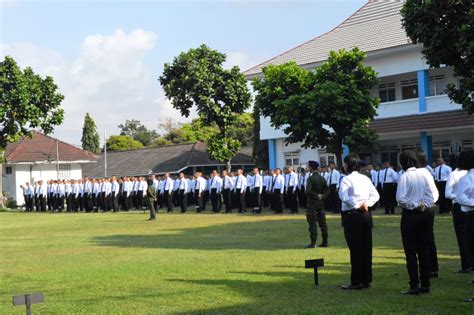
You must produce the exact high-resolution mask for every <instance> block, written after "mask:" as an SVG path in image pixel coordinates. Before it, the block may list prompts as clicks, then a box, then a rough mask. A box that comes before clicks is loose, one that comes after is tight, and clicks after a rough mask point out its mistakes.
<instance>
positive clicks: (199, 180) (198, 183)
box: [194, 176, 207, 193]
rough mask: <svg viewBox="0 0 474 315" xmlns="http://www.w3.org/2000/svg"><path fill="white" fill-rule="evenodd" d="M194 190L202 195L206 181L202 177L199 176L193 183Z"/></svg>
mask: <svg viewBox="0 0 474 315" xmlns="http://www.w3.org/2000/svg"><path fill="white" fill-rule="evenodd" d="M194 184H195V188H194V189H195V190H198V192H199V193H202V192H203V191H204V190H205V189H206V185H207V181H206V179H205V178H204V177H202V176H199V177H198V178H196V181H195V183H194Z"/></svg>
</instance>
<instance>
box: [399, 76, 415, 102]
mask: <svg viewBox="0 0 474 315" xmlns="http://www.w3.org/2000/svg"><path fill="white" fill-rule="evenodd" d="M400 83H401V86H402V99H404V100H406V99H410V98H418V80H417V79H412V80H403V81H401V82H400Z"/></svg>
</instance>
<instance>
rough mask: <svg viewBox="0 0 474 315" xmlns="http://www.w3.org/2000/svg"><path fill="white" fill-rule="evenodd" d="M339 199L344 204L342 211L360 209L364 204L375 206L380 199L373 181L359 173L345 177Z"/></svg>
mask: <svg viewBox="0 0 474 315" xmlns="http://www.w3.org/2000/svg"><path fill="white" fill-rule="evenodd" d="M339 198H341V202H342V209H341V210H342V211H349V210H353V209H359V208H360V207H361V206H362V204H364V203H366V204H367V206H369V207H371V206H373V205H374V204H375V203H376V202H377V201H378V200H379V198H380V196H379V193H378V192H377V189H375V187H374V184H372V181H371V180H370V179H369V178H368V177H367V176H365V175H362V174H360V173H359V172H352V173H351V174H350V175H347V176H345V177H344V178H343V179H342V181H341V184H340V187H339Z"/></svg>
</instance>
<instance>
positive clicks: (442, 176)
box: [434, 158, 453, 214]
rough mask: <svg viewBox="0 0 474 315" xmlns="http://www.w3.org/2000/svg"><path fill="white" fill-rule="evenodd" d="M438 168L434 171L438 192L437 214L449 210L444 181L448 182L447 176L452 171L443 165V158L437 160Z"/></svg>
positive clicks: (449, 201)
mask: <svg viewBox="0 0 474 315" xmlns="http://www.w3.org/2000/svg"><path fill="white" fill-rule="evenodd" d="M437 162H438V166H437V167H436V168H435V169H434V175H435V182H436V187H437V188H438V192H439V201H438V205H439V213H440V214H442V213H446V212H449V211H450V209H451V200H450V199H446V196H445V190H446V181H447V180H448V177H449V174H451V172H452V171H453V170H452V168H451V167H450V166H449V165H446V164H445V163H444V159H443V158H439V159H438V160H437Z"/></svg>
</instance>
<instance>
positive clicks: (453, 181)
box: [445, 154, 474, 273]
mask: <svg viewBox="0 0 474 315" xmlns="http://www.w3.org/2000/svg"><path fill="white" fill-rule="evenodd" d="M458 159H459V156H458V154H453V155H452V156H451V158H450V160H451V164H452V165H453V167H455V166H457V164H458ZM466 174H467V170H461V169H459V168H457V167H455V169H454V170H453V171H452V172H451V174H449V176H448V180H447V181H446V190H445V195H446V198H448V199H450V200H451V201H452V203H453V211H452V215H453V225H454V232H455V234H456V240H457V243H458V248H459V256H460V258H461V269H460V270H459V271H458V272H459V273H470V272H471V268H472V267H471V266H472V265H473V264H471V262H470V257H469V253H468V252H467V244H466V243H465V241H464V240H465V233H466V230H465V226H466V214H465V213H464V212H462V211H461V206H460V205H459V203H458V202H457V200H456V190H457V185H458V183H459V180H460V179H461V178H462V177H463V176H464V175H466ZM473 263H474V262H473Z"/></svg>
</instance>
